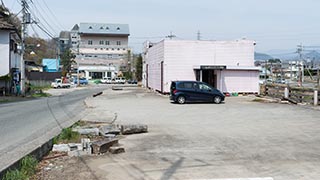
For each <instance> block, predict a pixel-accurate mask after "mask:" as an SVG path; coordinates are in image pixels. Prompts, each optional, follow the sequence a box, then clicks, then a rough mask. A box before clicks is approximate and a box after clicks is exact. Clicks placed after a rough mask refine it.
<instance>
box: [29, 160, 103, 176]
mask: <svg viewBox="0 0 320 180" xmlns="http://www.w3.org/2000/svg"><path fill="white" fill-rule="evenodd" d="M50 156H58V155H57V154H54V155H53V154H50V155H49V156H48V157H45V158H44V159H46V158H47V160H43V161H41V162H40V163H39V165H38V170H37V174H36V175H35V176H34V177H33V178H31V180H61V179H64V180H69V179H70V180H74V179H77V180H88V179H93V180H94V179H101V178H99V177H97V176H96V175H95V173H94V170H92V169H90V168H89V167H88V166H87V164H86V159H88V158H91V157H89V156H88V157H68V156H64V155H62V156H59V157H56V158H53V159H50Z"/></svg>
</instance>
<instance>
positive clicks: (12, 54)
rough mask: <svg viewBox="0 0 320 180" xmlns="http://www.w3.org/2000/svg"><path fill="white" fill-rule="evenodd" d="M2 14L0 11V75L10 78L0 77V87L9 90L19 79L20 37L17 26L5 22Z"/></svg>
mask: <svg viewBox="0 0 320 180" xmlns="http://www.w3.org/2000/svg"><path fill="white" fill-rule="evenodd" d="M4 16H6V15H5V14H2V13H0V77H3V76H6V77H9V78H10V79H7V80H4V79H0V89H1V91H3V90H5V91H7V92H11V91H12V87H15V85H16V84H19V81H20V78H19V76H20V71H21V70H20V67H21V52H20V50H19V49H18V44H19V43H20V42H21V39H20V36H19V34H18V30H17V28H16V27H15V26H14V25H12V24H10V23H9V22H7V21H6V19H5V18H4Z"/></svg>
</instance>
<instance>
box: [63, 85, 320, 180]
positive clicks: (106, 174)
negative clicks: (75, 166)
mask: <svg viewBox="0 0 320 180" xmlns="http://www.w3.org/2000/svg"><path fill="white" fill-rule="evenodd" d="M253 98H254V97H253ZM253 98H251V97H228V98H226V102H225V103H222V104H212V103H190V104H185V105H179V104H173V103H170V101H169V99H168V97H166V96H159V95H157V94H154V93H150V92H147V91H145V90H143V89H124V90H122V91H111V90H107V91H106V92H105V93H104V94H103V95H101V96H99V98H90V99H88V100H89V101H92V102H91V103H92V104H93V105H95V106H96V107H97V108H98V107H99V108H103V109H104V110H108V111H110V112H114V113H117V114H118V118H117V121H116V123H119V124H126V123H142V124H147V125H148V126H149V132H148V133H145V134H136V135H130V136H127V137H126V138H124V139H121V140H120V143H121V144H122V145H123V146H124V147H125V149H126V152H125V153H122V154H118V155H105V156H95V157H84V158H85V163H86V166H87V167H89V168H90V169H91V172H93V174H94V177H98V178H99V179H135V180H138V179H147V180H155V179H161V180H166V179H181V180H182V179H221V178H235V179H237V178H258V177H260V179H261V178H264V179H266V178H267V179H274V180H297V179H299V180H310V179H319V176H320V155H319V152H320V131H319V129H320V123H319V121H320V113H319V110H315V109H311V108H307V107H306V106H297V105H288V104H276V103H261V102H253V101H252V99H253ZM88 100H87V101H88ZM93 110H95V109H93ZM100 110H102V109H99V111H100ZM65 171H67V169H66V170H65ZM74 173H77V174H80V172H74ZM268 177H270V178H268ZM79 179H81V178H79ZM256 180H257V179H256Z"/></svg>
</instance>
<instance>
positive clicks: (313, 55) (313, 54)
mask: <svg viewBox="0 0 320 180" xmlns="http://www.w3.org/2000/svg"><path fill="white" fill-rule="evenodd" d="M303 58H304V59H306V60H310V61H318V62H320V53H319V52H318V51H310V52H309V53H307V54H304V55H303Z"/></svg>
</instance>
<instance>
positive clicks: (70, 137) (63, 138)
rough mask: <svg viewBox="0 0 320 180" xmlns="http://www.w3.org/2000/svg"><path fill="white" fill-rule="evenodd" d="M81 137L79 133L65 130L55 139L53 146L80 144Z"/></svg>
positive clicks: (69, 129)
mask: <svg viewBox="0 0 320 180" xmlns="http://www.w3.org/2000/svg"><path fill="white" fill-rule="evenodd" d="M80 138H81V136H80V134H79V133H78V132H74V131H72V128H71V127H69V128H64V129H62V131H61V133H60V134H59V135H58V136H56V137H54V138H53V144H59V143H69V142H78V141H79V140H80Z"/></svg>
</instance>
